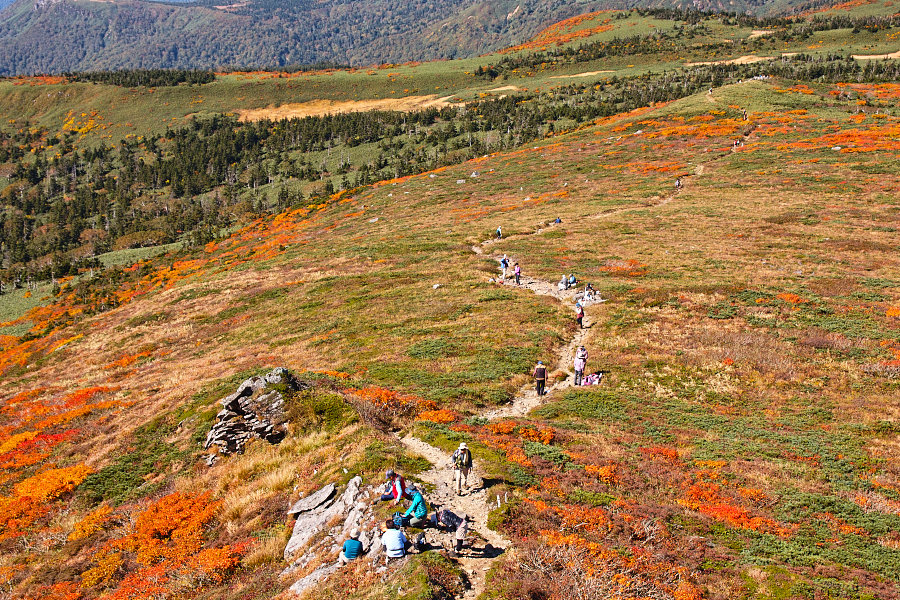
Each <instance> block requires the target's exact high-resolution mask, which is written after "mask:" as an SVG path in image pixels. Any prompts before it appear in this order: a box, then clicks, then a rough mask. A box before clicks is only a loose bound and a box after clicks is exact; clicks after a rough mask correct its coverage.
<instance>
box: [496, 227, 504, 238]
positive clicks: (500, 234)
mask: <svg viewBox="0 0 900 600" xmlns="http://www.w3.org/2000/svg"><path fill="white" fill-rule="evenodd" d="M500 227H501V226H500V225H497V239H498V240H499V239H501V238H502V237H503V232H502V231H501V229H500Z"/></svg>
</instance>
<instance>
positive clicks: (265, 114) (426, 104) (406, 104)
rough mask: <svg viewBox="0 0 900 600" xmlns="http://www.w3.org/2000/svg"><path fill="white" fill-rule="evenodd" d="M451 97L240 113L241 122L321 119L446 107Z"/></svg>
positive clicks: (330, 103) (302, 104)
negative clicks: (386, 111) (344, 114)
mask: <svg viewBox="0 0 900 600" xmlns="http://www.w3.org/2000/svg"><path fill="white" fill-rule="evenodd" d="M450 98H451V96H444V97H443V98H440V97H438V96H436V95H433V94H432V95H429V96H406V97H403V98H379V99H370V100H343V101H335V100H312V101H310V102H297V103H291V104H282V105H281V106H270V107H267V108H247V109H240V110H238V111H237V113H238V114H239V115H240V120H241V121H260V120H262V119H272V120H277V119H291V118H295V117H299V118H302V117H321V116H324V115H331V114H335V113H349V112H367V111H370V110H398V111H410V112H411V111H416V110H424V109H426V108H431V107H433V106H436V107H439V108H441V107H444V106H449V105H450V104H452V103H451V102H450Z"/></svg>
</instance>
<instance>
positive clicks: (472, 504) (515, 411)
mask: <svg viewBox="0 0 900 600" xmlns="http://www.w3.org/2000/svg"><path fill="white" fill-rule="evenodd" d="M703 171H704V169H703V165H699V166H698V167H697V168H696V170H695V172H694V175H702V174H703ZM683 190H684V187H680V188H678V189H676V190H674V191H673V192H672V193H671V194H669V195H668V196H666V197H665V198H662V199H661V200H658V201H657V202H654V203H651V204H646V205H640V206H629V207H623V208H618V209H614V210H610V211H605V212H601V213H598V214H596V215H592V216H590V217H587V218H590V219H605V218H609V217H612V216H615V215H618V214H622V213H626V212H630V211H635V210H643V209H647V208H655V207H659V206H664V205H666V204H669V203H670V202H672V201H673V200H675V198H676V197H678V195H679V194H680V193H681V192H682V191H683ZM556 225H557V223H553V222H544V223H541V224H540V225H538V226H537V227H536V228H535V229H534V230H533V231H530V232H524V233H518V234H512V235H509V236H505V237H503V238H501V239H499V240H498V239H496V238H492V239H489V240H485V241H483V242H481V243H479V244H474V245H472V246H471V248H472V252H473V253H475V254H476V255H479V256H485V257H489V258H491V259H492V260H495V261H497V263H498V264H499V262H500V259H501V258H502V256H503V255H502V254H490V253H489V252H488V251H487V249H488V247H490V246H492V245H494V244H496V243H497V242H501V241H505V240H508V239H515V238H520V237H527V236H532V235H539V234H541V233H543V232H544V231H546V230H547V229H550V228H553V227H555V226H556ZM510 264H511V265H512V262H511V263H510ZM497 278H498V279H499V280H500V281H499V282H498V284H499V285H508V286H510V287H511V288H523V289H527V290H531V291H532V292H534V293H535V294H538V295H541V296H551V297H553V298H556V299H557V300H559V301H560V302H563V303H565V304H566V305H567V306H571V307H574V304H575V298H576V294H577V293H578V287H575V288H571V289H568V290H560V289H559V288H558V286H557V284H556V283H555V282H551V281H546V280H544V279H538V278H535V277H531V276H527V275H521V276H520V285H516V284H515V279H514V276H513V269H512V266H510V268H509V269H507V278H506V279H505V280H503V279H502V277H500V274H499V271H498V276H497ZM601 302H605V300H602V299H601V300H598V301H594V302H589V303H586V305H585V306H591V305H593V304H599V303H601ZM572 318H573V320H574V312H573V314H572ZM584 322H585V326H584V327H583V328H580V329H576V330H575V332H574V333H573V334H572V338H571V340H569V342H568V344H566V345H565V346H564V347H562V348H561V350H560V354H559V359H558V360H557V362H556V365H555V366H554V368H553V369H552V370H551V369H550V367H551V366H553V365H550V364H548V365H547V366H548V370H549V371H550V373H553V372H559V371H562V372H564V373H566V377H565V378H564V379H561V380H558V381H556V382H555V383H554V384H552V385H549V386H548V387H547V389H546V394H549V393H551V392H556V391H560V390H563V389H566V388H570V387H572V386H573V385H574V383H575V378H574V369H573V360H574V358H575V351H576V350H577V349H578V347H579V346H582V345H585V344H586V340H587V337H588V332H589V331H590V327H591V324H590V323H589V321H588V318H587V316H586V315H585V319H584ZM541 400H542V398H540V397H539V396H538V395H537V392H536V390H535V387H534V384H532V383H529V384H527V385H524V386H522V388H520V389H519V391H518V392H517V393H516V395H515V396H514V397H513V400H512V402H511V403H510V404H508V405H504V406H500V407H497V408H494V409H492V410H488V411H485V412H483V413H481V415H480V416H482V417H484V418H486V419H490V420H495V419H504V418H509V417H524V416H526V415H528V413H529V412H531V411H532V410H533V409H535V408H537V407H538V406H539V405H540V404H541ZM399 441H400V442H401V443H402V444H403V446H404V447H406V449H407V450H409V451H411V452H413V453H415V454H418V455H420V456H422V457H424V458H426V459H427V460H428V461H429V462H430V463H431V464H432V467H431V469H429V470H428V471H424V472H422V473H419V474H418V477H419V478H420V479H421V480H422V481H425V482H426V483H428V484H430V485H433V486H434V489H433V490H432V491H430V492H429V494H428V499H429V501H430V502H432V503H434V504H438V505H441V506H447V507H449V508H451V509H453V510H454V511H459V512H464V513H466V514H467V515H469V516H470V517H471V525H470V530H471V531H474V532H477V534H478V535H479V536H481V537H482V538H483V539H484V540H485V542H486V543H487V544H490V545H491V546H493V548H495V549H496V551H495V552H491V553H482V554H481V555H480V556H476V555H473V553H472V550H471V549H469V550H467V551H465V550H464V552H468V555H462V556H460V557H459V563H460V565H461V566H462V568H463V570H464V571H465V572H466V574H467V576H468V578H469V589H468V590H466V592H465V594H463V598H468V599H475V598H477V597H478V596H479V595H481V593H482V592H483V591H484V589H485V575H486V573H487V571H488V570H489V569H490V567H491V566H492V565H493V563H494V561H495V560H496V559H497V557H498V556H500V555H502V553H503V552H504V551H506V550H508V549H509V548H510V546H511V542H510V540H508V539H506V538H505V537H503V536H502V535H501V534H499V533H497V532H495V531H493V530H491V529H489V528H488V515H489V513H490V511H491V509H492V508H494V507H496V499H495V498H490V497H489V496H488V491H487V489H485V487H484V482H483V480H482V478H481V476H480V475H479V469H478V457H477V456H475V468H473V469H472V471H471V472H470V474H469V485H468V490H467V492H465V495H463V496H457V495H456V493H455V490H454V487H453V486H454V471H453V466H452V465H451V464H450V454H449V453H447V452H445V451H444V450H441V449H440V448H436V447H434V446H432V445H431V444H429V443H427V442H425V441H423V440H421V439H419V438H417V437H414V436H412V435H407V436H405V437H403V438H402V439H400V440H399Z"/></svg>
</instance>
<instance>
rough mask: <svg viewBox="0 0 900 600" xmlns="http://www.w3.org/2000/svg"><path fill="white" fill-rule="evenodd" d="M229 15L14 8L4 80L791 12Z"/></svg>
mask: <svg viewBox="0 0 900 600" xmlns="http://www.w3.org/2000/svg"><path fill="white" fill-rule="evenodd" d="M225 6H226V5H223V4H222V3H221V2H219V1H218V0H203V1H202V2H199V3H190V4H177V3H156V2H149V1H146V0H121V1H117V2H93V1H90V0H87V1H85V0H56V1H54V2H49V3H41V2H35V0H17V1H16V2H14V3H13V4H10V5H9V6H7V7H6V8H5V9H3V10H2V12H0V75H14V74H34V73H59V72H65V71H84V70H98V69H125V68H223V67H228V66H230V67H250V68H279V67H284V66H289V65H300V64H315V63H321V62H327V63H337V64H347V65H354V66H362V65H370V64H380V63H403V62H409V61H424V60H436V59H453V58H461V57H470V56H476V55H479V54H483V53H485V52H489V51H493V50H497V49H500V48H504V47H509V46H513V45H515V44H518V43H521V42H523V41H525V40H528V39H530V38H531V37H532V36H534V35H535V34H536V33H537V32H539V31H540V30H542V29H544V28H545V27H547V26H548V25H550V24H551V23H555V22H557V21H560V20H562V19H566V18H569V17H573V16H575V15H578V14H582V13H586V12H590V11H594V10H599V9H615V8H628V7H632V6H647V7H672V8H691V9H701V10H704V9H705V10H715V11H720V10H723V9H724V8H727V9H728V10H730V11H750V12H753V13H756V14H769V13H782V12H786V11H789V10H790V9H791V7H792V6H793V3H792V1H791V0H768V1H766V0H763V1H760V0H741V1H739V2H736V3H732V4H729V5H728V6H727V7H726V6H724V5H722V4H721V3H720V2H716V1H714V0H705V1H704V2H699V3H697V2H693V3H687V2H682V1H680V0H649V1H646V2H639V1H637V2H636V1H633V0H605V1H598V0H578V1H575V2H565V1H564V0H550V1H548V2H538V1H536V0H521V1H518V0H502V1H499V2H489V1H487V0H478V1H476V2H469V1H467V0H438V1H436V2H425V1H424V0H415V1H413V2H400V1H399V0H375V1H373V2H363V1H362V0H344V1H339V0H329V1H328V2H323V3H319V2H312V1H311V0H304V1H302V2H297V3H289V2H285V1H284V0H255V1H250V2H242V3H237V4H231V5H228V6H227V8H223V7H225ZM185 31H189V32H190V35H184V34H183V32H185ZM47 40H52V41H53V43H52V44H47V43H46V41H47Z"/></svg>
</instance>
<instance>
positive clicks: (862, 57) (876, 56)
mask: <svg viewBox="0 0 900 600" xmlns="http://www.w3.org/2000/svg"><path fill="white" fill-rule="evenodd" d="M852 56H853V58H855V59H856V60H884V59H886V58H900V50H898V51H897V52H891V53H890V54H853V55H852Z"/></svg>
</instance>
